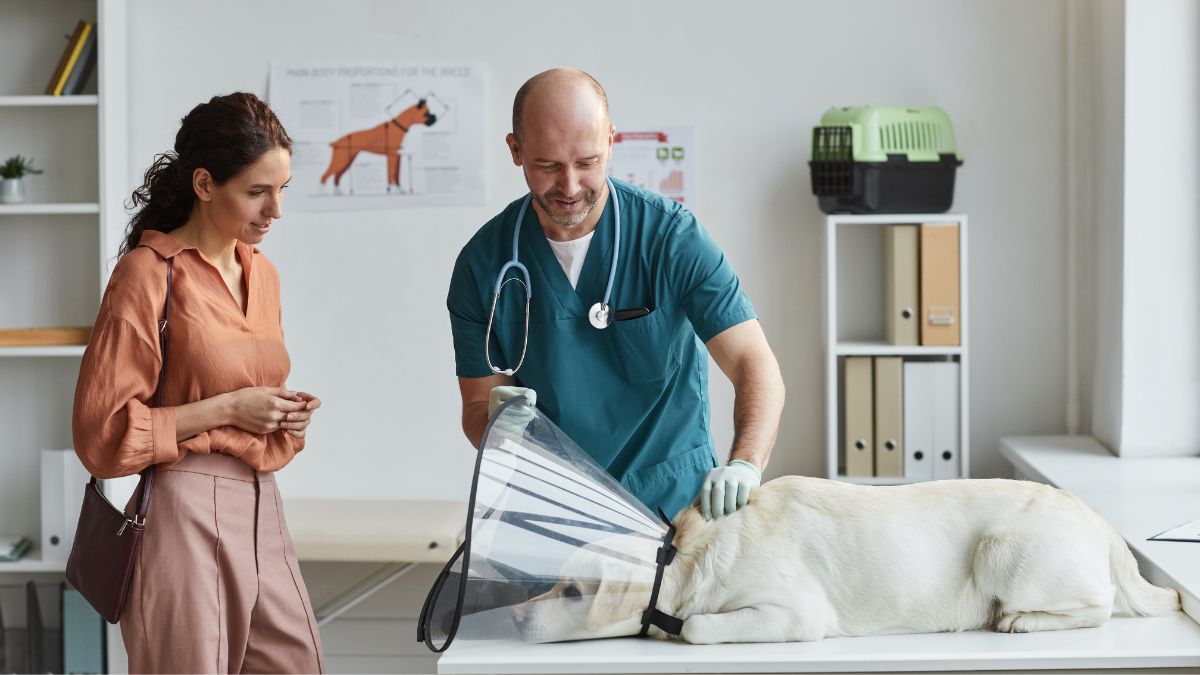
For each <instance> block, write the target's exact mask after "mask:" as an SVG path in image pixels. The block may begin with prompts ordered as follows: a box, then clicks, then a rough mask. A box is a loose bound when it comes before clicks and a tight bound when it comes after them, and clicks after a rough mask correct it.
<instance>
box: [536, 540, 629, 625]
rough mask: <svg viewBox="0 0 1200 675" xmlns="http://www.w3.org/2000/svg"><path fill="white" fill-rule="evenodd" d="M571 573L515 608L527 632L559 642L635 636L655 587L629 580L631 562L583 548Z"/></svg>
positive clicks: (574, 558) (574, 559)
mask: <svg viewBox="0 0 1200 675" xmlns="http://www.w3.org/2000/svg"><path fill="white" fill-rule="evenodd" d="M566 569H567V570H570V576H569V577H566V578H564V579H563V580H562V581H560V582H558V583H557V584H555V585H554V587H553V588H551V589H550V590H549V591H546V592H545V593H543V594H541V595H539V596H537V597H534V598H531V599H530V600H528V601H527V602H524V603H521V604H520V605H517V606H515V607H513V608H512V612H513V621H514V622H515V623H516V625H517V628H518V630H519V631H520V633H521V636H522V637H523V638H524V639H526V640H529V641H531V642H557V641H561V640H586V639H592V638H607V637H619V636H623V635H635V634H636V633H637V632H638V631H639V630H641V626H642V612H643V611H645V609H646V607H647V606H648V605H649V604H650V591H651V585H650V584H649V583H647V582H644V581H640V580H639V581H633V580H630V578H629V576H630V575H629V564H628V563H624V562H621V561H618V560H615V559H613V558H611V557H608V556H604V555H599V554H597V553H595V552H593V551H589V550H586V549H581V551H580V552H579V553H578V554H576V555H575V556H572V559H571V560H570V561H568V563H567V566H566Z"/></svg>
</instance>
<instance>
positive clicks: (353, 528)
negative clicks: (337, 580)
mask: <svg viewBox="0 0 1200 675" xmlns="http://www.w3.org/2000/svg"><path fill="white" fill-rule="evenodd" d="M283 511H284V517H285V518H286V519H287V524H288V530H289V531H290V532H291V535H292V543H293V544H294V545H295V547H296V557H297V558H299V559H300V560H313V561H335V562H377V563H381V567H380V568H379V569H378V570H377V571H376V572H374V573H373V574H371V575H369V576H368V577H366V578H365V579H363V580H362V581H360V582H359V583H358V584H357V585H356V586H355V587H354V588H352V589H351V590H349V591H348V592H347V593H345V594H343V595H342V596H341V597H339V598H336V599H334V600H333V601H332V602H330V603H328V604H327V605H326V606H324V607H319V608H316V609H315V610H314V611H316V614H317V625H320V626H323V625H325V624H327V623H329V622H330V621H332V620H334V619H336V618H337V617H338V616H341V615H342V614H343V613H345V612H346V611H347V610H349V609H350V608H351V607H354V606H355V605H357V604H358V603H360V602H362V601H363V600H365V599H367V598H368V597H370V596H371V595H373V594H374V593H375V592H377V591H379V590H380V589H382V588H383V587H385V586H387V585H388V584H390V583H392V582H393V581H395V580H396V579H399V578H400V577H401V576H403V575H404V574H405V573H407V572H408V571H409V570H411V569H413V568H414V567H416V566H417V565H418V564H420V563H437V564H444V563H445V562H446V561H447V560H449V559H450V556H451V555H453V554H454V550H455V549H456V548H458V545H459V544H460V543H462V540H463V531H464V529H463V528H464V526H465V524H466V520H467V505H466V504H464V503H462V502H452V501H405V500H398V499H397V500H367V499H361V500H359V499H285V500H284V502H283Z"/></svg>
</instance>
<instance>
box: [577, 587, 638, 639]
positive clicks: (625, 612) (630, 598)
mask: <svg viewBox="0 0 1200 675" xmlns="http://www.w3.org/2000/svg"><path fill="white" fill-rule="evenodd" d="M649 602H650V589H648V588H646V586H645V584H637V583H633V582H630V581H629V580H628V579H608V578H605V579H603V580H602V581H601V582H600V588H599V589H598V590H597V591H596V597H594V598H592V607H591V609H590V610H589V611H588V622H587V627H588V630H599V629H601V628H603V627H605V626H608V625H611V624H614V623H618V622H620V621H624V620H626V619H628V618H630V617H632V616H635V615H637V614H638V613H640V612H641V611H642V610H644V609H646V605H647V603H649Z"/></svg>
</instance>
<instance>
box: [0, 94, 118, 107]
mask: <svg viewBox="0 0 1200 675" xmlns="http://www.w3.org/2000/svg"><path fill="white" fill-rule="evenodd" d="M99 103H100V97H99V96H97V95H95V94H80V95H78V96H0V108H40V107H47V108H59V107H65V106H95V105H97V104H99Z"/></svg>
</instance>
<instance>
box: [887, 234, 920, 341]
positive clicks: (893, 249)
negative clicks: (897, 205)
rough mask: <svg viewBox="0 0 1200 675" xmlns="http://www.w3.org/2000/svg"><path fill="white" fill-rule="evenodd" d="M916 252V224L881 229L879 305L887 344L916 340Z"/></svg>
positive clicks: (917, 334) (917, 333) (918, 298)
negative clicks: (882, 286) (881, 264)
mask: <svg viewBox="0 0 1200 675" xmlns="http://www.w3.org/2000/svg"><path fill="white" fill-rule="evenodd" d="M917 255H918V250H917V226H916V225H887V226H885V227H884V228H883V283H884V292H883V304H884V323H885V324H886V326H887V341H888V344H893V345H915V344H917V343H918V342H919V338H920V330H919V328H920V327H919V325H918V321H917V319H918V310H919V309H920V305H919V301H920V296H919V293H920V290H919V280H918V277H917V274H918V270H919V269H920V264H919V261H918V258H917Z"/></svg>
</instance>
